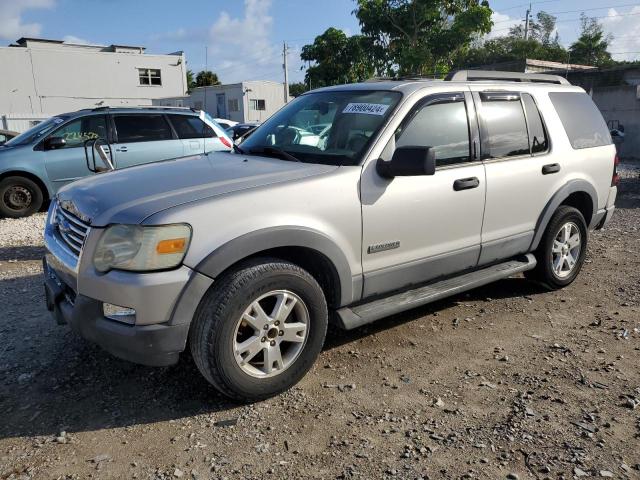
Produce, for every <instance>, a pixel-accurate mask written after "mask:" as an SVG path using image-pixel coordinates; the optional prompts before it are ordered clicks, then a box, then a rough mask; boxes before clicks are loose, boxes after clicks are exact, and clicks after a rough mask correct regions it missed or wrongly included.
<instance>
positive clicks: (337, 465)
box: [0, 164, 640, 480]
mask: <svg viewBox="0 0 640 480" xmlns="http://www.w3.org/2000/svg"><path fill="white" fill-rule="evenodd" d="M621 170H622V173H623V179H622V183H621V188H620V190H621V191H620V195H619V201H618V202H617V203H618V207H619V209H618V211H617V212H616V214H615V215H614V219H613V221H612V223H611V224H610V226H609V227H608V228H607V229H606V230H605V231H600V232H596V233H594V234H593V235H592V236H591V239H590V246H589V255H588V259H587V262H586V264H585V266H584V269H583V271H582V273H581V275H580V276H579V277H578V279H577V280H576V282H574V283H573V284H572V285H571V286H570V287H568V288H566V289H564V290H562V291H557V292H545V291H543V290H541V289H540V288H538V287H537V286H535V285H533V284H531V283H528V282H527V281H525V280H524V279H523V278H513V279H509V280H504V281H500V282H498V283H496V284H494V285H490V286H487V287H484V288H481V289H478V290H475V291H472V292H469V293H467V294H465V295H460V296H457V297H454V298H451V299H448V300H446V301H442V302H438V303H436V304H432V305H430V306H427V307H425V308H420V309H417V310H413V311H411V312H408V313H405V314H402V315H397V316H395V317H392V318H389V319H386V320H384V321H382V322H379V323H377V324H374V325H372V326H369V327H365V328H361V329H358V330H356V331H353V332H348V333H343V332H342V333H341V332H331V333H330V335H329V337H328V340H327V346H326V347H325V349H324V351H323V353H322V355H321V357H320V358H319V360H318V362H317V363H316V365H315V367H314V368H313V370H312V371H311V372H310V373H309V374H308V375H307V376H306V378H305V379H304V380H303V381H302V382H301V383H300V384H299V385H298V386H297V387H296V388H294V389H292V390H291V391H289V392H287V393H285V394H283V395H280V396H279V397H277V398H273V399H271V400H268V401H264V402H260V403H256V404H253V405H238V404H234V403H231V402H229V401H227V400H225V399H224V398H222V397H221V396H219V395H218V394H217V393H216V392H215V391H214V389H213V388H212V387H210V386H209V385H208V384H207V383H206V382H205V381H204V380H203V379H202V378H201V377H200V375H199V374H198V372H197V371H196V370H195V368H194V367H193V366H192V364H191V363H190V362H189V360H188V359H186V358H185V359H183V360H181V362H180V363H179V364H178V365H176V366H174V367H169V368H161V369H153V368H147V367H142V366H138V365H133V364H129V363H127V362H124V361H120V360H118V359H115V358H112V357H111V356H109V355H108V354H106V353H104V352H102V351H101V350H100V349H99V348H97V347H95V346H93V345H90V344H88V343H87V342H85V341H83V340H82V339H80V338H77V337H76V336H74V335H72V334H71V333H70V332H69V330H68V329H67V328H66V327H60V326H57V325H55V324H54V322H53V321H52V320H51V319H50V318H49V316H48V314H47V312H46V311H45V308H44V305H43V303H44V302H43V298H42V297H43V295H42V291H41V290H42V289H41V284H42V279H41V266H40V258H41V256H42V247H41V245H42V241H41V227H42V223H43V215H39V216H36V217H32V218H31V219H27V220H18V221H16V220H0V306H1V310H0V339H1V342H0V479H3V480H4V479H17V478H24V479H26V478H43V479H45V478H46V479H58V478H61V479H62V478H64V479H66V478H73V479H75V478H101V479H106V478H142V479H146V478H150V479H175V478H189V479H191V478H194V479H195V478H198V479H208V478H216V479H217V478H227V479H231V478H256V479H258V478H267V479H270V478H274V479H281V478H282V479H291V478H344V479H346V478H362V479H370V478H402V479H405V478H406V479H414V478H447V479H448V478H488V479H495V478H511V479H516V478H520V479H525V478H536V479H542V478H550V479H569V478H579V477H590V476H591V477H601V478H640V367H639V365H640V168H638V167H637V165H635V166H634V165H630V164H627V165H623V166H622V169H621Z"/></svg>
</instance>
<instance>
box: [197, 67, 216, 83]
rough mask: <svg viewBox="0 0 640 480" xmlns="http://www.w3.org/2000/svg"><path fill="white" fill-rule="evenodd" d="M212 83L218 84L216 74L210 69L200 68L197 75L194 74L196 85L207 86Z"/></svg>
mask: <svg viewBox="0 0 640 480" xmlns="http://www.w3.org/2000/svg"><path fill="white" fill-rule="evenodd" d="M212 85H220V80H218V75H216V74H215V73H213V72H212V71H211V70H202V71H201V72H198V75H196V84H195V86H196V87H209V86H212Z"/></svg>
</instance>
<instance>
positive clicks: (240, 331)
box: [189, 259, 328, 401]
mask: <svg viewBox="0 0 640 480" xmlns="http://www.w3.org/2000/svg"><path fill="white" fill-rule="evenodd" d="M327 323H328V320H327V305H326V301H325V297H324V294H323V292H322V289H321V288H320V286H319V285H318V283H317V282H316V281H315V279H314V278H313V277H312V276H311V275H310V274H309V273H308V272H306V271H305V270H303V269H301V268H300V267H298V266H297V265H295V264H292V263H289V262H286V261H282V260H277V259H257V260H254V261H252V262H250V263H247V264H245V265H243V266H241V267H240V268H239V269H237V270H236V271H233V272H231V273H229V274H227V275H226V276H225V277H223V278H222V279H221V280H220V281H218V282H216V283H215V284H214V286H213V287H212V288H211V290H209V292H207V294H206V295H205V297H204V298H203V300H202V301H201V303H200V306H199V307H198V310H197V312H196V314H195V317H194V323H193V325H192V328H191V331H190V335H189V342H190V346H191V353H192V355H193V358H194V361H195V363H196V365H197V367H198V369H199V370H200V372H201V373H202V374H203V375H204V377H205V378H206V379H207V380H208V381H209V382H210V383H211V384H212V385H213V386H214V387H216V388H217V389H218V390H219V391H220V392H222V393H223V394H225V395H227V396H229V397H232V398H235V399H240V400H245V401H255V400H260V399H263V398H267V397H270V396H273V395H276V394H278V393H280V392H283V391H285V390H287V389H288V388H290V387H291V386H293V385H295V384H296V383H297V382H298V381H299V380H300V379H302V377H303V376H304V375H305V374H306V373H307V371H308V370H309V368H311V366H312V365H313V363H314V361H315V359H316V358H317V356H318V354H319V353H320V351H321V349H322V345H323V343H324V338H325V335H326V331H327Z"/></svg>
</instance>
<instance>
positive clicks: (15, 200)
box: [4, 185, 33, 211]
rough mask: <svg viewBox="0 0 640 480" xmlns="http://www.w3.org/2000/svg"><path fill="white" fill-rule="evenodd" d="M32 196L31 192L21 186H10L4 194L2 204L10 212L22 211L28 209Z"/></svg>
mask: <svg viewBox="0 0 640 480" xmlns="http://www.w3.org/2000/svg"><path fill="white" fill-rule="evenodd" d="M32 200H33V196H32V194H31V191H30V190H29V189H28V188H26V187H23V186H22V185H12V186H11V187H9V188H8V189H7V190H6V191H5V192H4V204H5V205H6V206H7V207H9V208H10V209H11V210H16V211H20V210H24V209H26V208H29V206H30V205H31V202H32Z"/></svg>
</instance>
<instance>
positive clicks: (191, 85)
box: [187, 70, 196, 91]
mask: <svg viewBox="0 0 640 480" xmlns="http://www.w3.org/2000/svg"><path fill="white" fill-rule="evenodd" d="M195 87H196V81H195V80H194V78H193V70H187V91H190V90H193V89H194V88H195Z"/></svg>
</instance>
